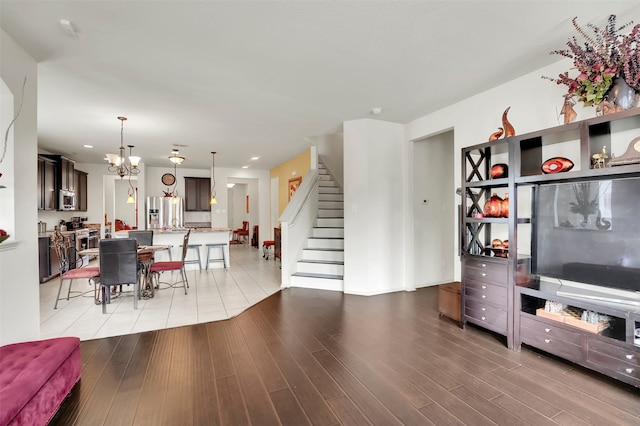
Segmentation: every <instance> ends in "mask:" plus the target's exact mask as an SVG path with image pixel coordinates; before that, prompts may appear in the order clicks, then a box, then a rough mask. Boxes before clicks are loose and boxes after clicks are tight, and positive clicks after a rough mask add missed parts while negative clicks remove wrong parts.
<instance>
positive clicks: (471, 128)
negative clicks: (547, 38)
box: [405, 61, 595, 280]
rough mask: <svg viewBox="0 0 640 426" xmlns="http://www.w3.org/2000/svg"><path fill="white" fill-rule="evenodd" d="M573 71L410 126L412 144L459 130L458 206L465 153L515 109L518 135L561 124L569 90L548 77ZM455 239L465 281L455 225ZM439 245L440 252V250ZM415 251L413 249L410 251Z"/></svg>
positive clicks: (535, 75) (505, 88) (508, 87)
mask: <svg viewBox="0 0 640 426" xmlns="http://www.w3.org/2000/svg"><path fill="white" fill-rule="evenodd" d="M571 66H572V64H571V63H570V61H561V62H557V63H555V64H552V65H550V66H548V67H545V68H543V69H539V70H536V71H532V72H531V73H529V74H527V75H525V76H523V77H521V78H519V79H516V80H513V81H510V82H507V83H505V84H503V85H501V86H498V87H496V88H494V89H491V90H488V91H486V92H483V93H481V94H479V95H476V96H473V97H470V98H468V99H466V100H464V101H462V102H459V103H457V104H454V105H451V106H449V107H447V108H443V109H441V110H439V111H436V112H434V113H433V114H429V115H426V116H424V117H421V118H419V119H417V120H414V121H412V122H410V123H408V124H407V125H406V127H405V129H406V137H407V143H413V141H416V140H420V139H424V138H425V137H428V136H431V135H434V134H438V133H441V132H442V131H443V130H447V129H454V130H455V135H454V154H455V156H454V158H455V161H454V165H453V178H454V180H453V182H452V183H449V185H450V188H449V189H448V190H447V191H445V196H448V197H449V198H450V199H451V200H452V202H453V203H455V204H457V202H458V201H459V197H458V196H457V195H456V194H455V189H456V188H457V187H459V186H460V179H461V177H460V173H461V170H460V162H461V159H460V150H461V149H462V148H463V147H465V146H470V145H474V144H478V143H482V142H486V141H487V140H488V137H489V135H490V134H491V133H493V132H495V131H496V129H497V128H498V127H500V126H501V125H502V124H501V116H502V112H503V111H504V110H505V109H506V108H507V107H509V106H511V110H510V111H509V121H510V122H511V123H512V124H513V126H514V128H515V131H516V134H523V133H528V132H533V131H537V130H541V129H545V128H549V127H554V126H557V125H559V124H560V123H561V118H560V119H559V118H558V116H557V113H558V112H559V110H560V107H561V106H562V102H563V98H562V95H563V93H564V91H565V90H564V88H563V86H557V85H556V84H554V83H552V82H550V81H548V80H543V79H541V78H540V77H541V76H542V75H547V76H553V75H558V74H559V73H561V72H564V71H566V70H567V69H569V68H570V67H571ZM575 109H576V112H577V113H578V117H577V120H583V119H585V118H590V117H594V116H595V108H583V107H582V106H580V105H578V106H576V108H575ZM451 227H452V229H451V232H450V235H455V236H456V241H455V245H454V248H453V249H452V250H451V252H450V253H449V256H450V259H451V260H452V262H453V265H454V267H455V276H454V278H455V279H457V280H459V279H460V261H459V258H458V241H457V225H456V224H455V223H453V224H452V225H451ZM435 244H437V243H436V242H434V247H433V249H435ZM407 249H408V250H412V249H413V248H412V247H408V248H407Z"/></svg>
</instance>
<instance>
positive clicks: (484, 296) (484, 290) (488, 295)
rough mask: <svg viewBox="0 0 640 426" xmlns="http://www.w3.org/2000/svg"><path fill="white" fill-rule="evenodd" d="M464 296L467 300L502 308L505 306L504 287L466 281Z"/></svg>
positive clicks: (505, 291)
mask: <svg viewBox="0 0 640 426" xmlns="http://www.w3.org/2000/svg"><path fill="white" fill-rule="evenodd" d="M464 294H465V297H468V298H473V299H479V300H484V301H486V302H489V303H494V304H496V305H499V306H502V307H506V306H507V288H506V287H502V286H498V285H494V284H488V283H483V282H478V281H475V280H471V279H468V280H466V281H465V287H464Z"/></svg>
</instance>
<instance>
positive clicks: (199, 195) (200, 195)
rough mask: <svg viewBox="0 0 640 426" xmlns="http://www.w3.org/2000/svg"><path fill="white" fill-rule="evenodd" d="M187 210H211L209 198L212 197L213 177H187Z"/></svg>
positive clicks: (185, 184)
mask: <svg viewBox="0 0 640 426" xmlns="http://www.w3.org/2000/svg"><path fill="white" fill-rule="evenodd" d="M184 191H185V210H186V211H188V212H205V211H206V212H208V211H211V205H210V204H209V200H210V197H211V192H210V191H211V179H210V178H200V177H185V178H184Z"/></svg>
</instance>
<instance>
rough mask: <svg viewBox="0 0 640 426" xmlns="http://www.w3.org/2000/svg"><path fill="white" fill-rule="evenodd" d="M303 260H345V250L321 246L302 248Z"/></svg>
mask: <svg viewBox="0 0 640 426" xmlns="http://www.w3.org/2000/svg"><path fill="white" fill-rule="evenodd" d="M302 260H305V261H308V260H314V261H319V262H323V261H330V262H344V250H341V249H321V248H306V249H302Z"/></svg>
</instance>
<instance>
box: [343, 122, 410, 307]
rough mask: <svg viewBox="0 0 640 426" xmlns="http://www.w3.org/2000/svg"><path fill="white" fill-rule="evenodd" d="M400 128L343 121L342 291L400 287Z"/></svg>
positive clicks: (382, 290) (402, 282)
mask: <svg viewBox="0 0 640 426" xmlns="http://www.w3.org/2000/svg"><path fill="white" fill-rule="evenodd" d="M404 141H405V137H404V126H403V125H401V124H397V123H389V122H385V121H379V120H371V119H363V120H354V121H348V122H345V123H344V164H346V165H347V166H346V167H345V169H344V206H345V210H344V225H345V226H344V231H345V254H344V256H345V261H344V264H345V273H344V291H345V293H353V294H365V295H366V294H378V293H385V292H391V291H397V290H403V289H405V288H406V287H405V284H406V283H405V281H406V280H405V276H404V271H405V263H404V259H406V253H405V252H404V247H405V241H404V233H403V224H404V223H405V220H404V211H403V205H404V202H403V201H404V200H403V186H404V184H405V182H404V175H405V173H406V171H405V167H404V165H403V164H404V161H405V157H406V156H405V153H404V150H405V149H406V144H405V143H404Z"/></svg>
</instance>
